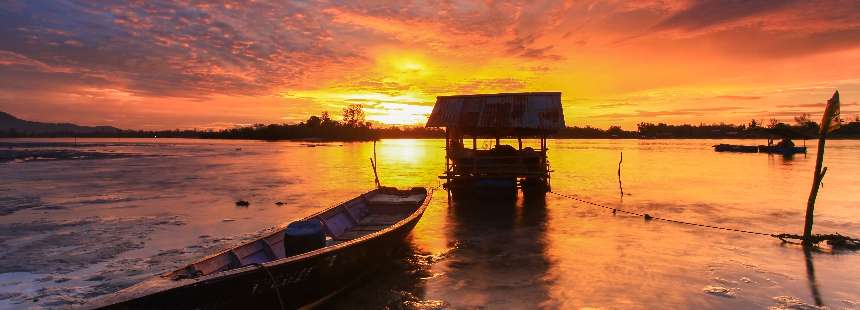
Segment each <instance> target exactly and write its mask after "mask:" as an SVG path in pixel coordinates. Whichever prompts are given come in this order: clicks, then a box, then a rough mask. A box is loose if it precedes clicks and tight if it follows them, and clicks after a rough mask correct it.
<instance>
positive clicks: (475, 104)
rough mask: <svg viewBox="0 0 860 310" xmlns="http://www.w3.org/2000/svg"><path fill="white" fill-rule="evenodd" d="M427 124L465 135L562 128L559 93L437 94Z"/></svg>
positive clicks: (538, 132)
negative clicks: (450, 129) (454, 129)
mask: <svg viewBox="0 0 860 310" xmlns="http://www.w3.org/2000/svg"><path fill="white" fill-rule="evenodd" d="M427 127H447V128H456V129H458V130H460V131H462V132H463V133H465V134H478V135H543V134H549V133H553V132H556V131H557V130H559V129H562V128H564V111H563V110H562V108H561V93H560V92H533V93H502V94H479V95H457V96H439V97H436V105H435V106H433V112H432V113H431V114H430V118H429V119H428V120H427Z"/></svg>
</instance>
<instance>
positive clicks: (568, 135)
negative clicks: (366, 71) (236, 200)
mask: <svg viewBox="0 0 860 310" xmlns="http://www.w3.org/2000/svg"><path fill="white" fill-rule="evenodd" d="M818 128H819V127H818V123H816V122H815V121H813V120H812V119H811V118H810V115H809V114H802V115H800V116H797V117H795V118H794V123H793V124H787V123H783V122H780V121H778V120H776V119H771V120H769V121H768V123H767V124H764V122H763V121H759V120H755V119H753V120H751V121H750V122H749V123H747V124H726V123H719V124H704V123H702V124H699V125H691V124H682V125H671V124H665V123H650V122H642V123H639V124H638V125H637V129H636V130H635V131H631V130H624V129H622V128H621V127H619V126H610V127H609V128H607V129H600V128H596V127H591V126H584V127H579V126H573V127H566V128H564V129H561V130H559V131H558V132H557V133H556V134H554V135H552V137H553V138H557V139H601V138H607V139H672V138H678V139H685V138H702V139H708V138H710V139H717V138H772V137H790V138H794V139H812V138H817V137H818ZM73 136H74V137H126V138H152V137H160V138H202V139H252V140H319V141H372V140H378V139H399V138H412V139H424V138H444V137H445V131H444V130H442V129H439V128H425V127H387V128H376V127H374V126H373V124H372V123H370V122H368V121H367V120H366V117H365V114H364V111H363V108H362V106H361V105H360V104H352V105H350V106H347V107H346V108H344V109H343V111H342V118H341V120H340V121H338V120H334V119H332V117H331V115H330V114H329V113H328V112H327V111H323V112H322V113H321V114H320V115H318V116H317V115H312V116H310V117H309V118H308V119H307V120H306V121H303V122H300V123H298V124H269V125H265V124H254V125H250V126H241V127H235V128H229V129H223V130H179V129H176V130H160V131H143V130H119V131H116V132H106V133H99V132H95V133H92V132H91V133H74V132H52V133H48V134H45V133H41V134H30V133H27V132H20V131H15V130H14V129H9V130H3V129H0V137H73ZM830 137H832V138H853V139H857V138H860V116H857V117H855V119H854V120H852V121H845V120H843V122H842V127H841V128H839V129H838V130H836V131H835V132H833V133H831V134H830Z"/></svg>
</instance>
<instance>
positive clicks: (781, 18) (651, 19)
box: [0, 0, 860, 129]
mask: <svg viewBox="0 0 860 310" xmlns="http://www.w3.org/2000/svg"><path fill="white" fill-rule="evenodd" d="M128 2H129V3H126V1H62V0H57V1H28V0H22V1H16V0H11V1H3V2H2V4H0V111H5V112H9V113H12V114H13V115H16V116H18V117H20V118H24V119H29V120H37V121H47V122H75V123H79V124H86V125H111V126H117V127H122V128H133V129H169V128H223V127H231V126H235V125H238V124H250V123H284V122H286V123H295V122H299V121H303V120H305V119H307V118H308V116H310V115H312V114H319V113H320V112H321V111H324V110H327V111H330V112H331V113H332V114H333V115H339V114H340V110H341V109H342V108H343V107H344V106H345V105H348V104H351V103H360V104H363V105H364V106H365V109H366V112H367V114H368V118H369V119H370V120H373V121H377V122H381V123H384V124H421V123H423V122H424V121H426V114H429V112H430V110H431V109H432V105H433V103H434V101H435V97H436V96H438V95H451V94H472V93H494V92H520V91H561V92H562V101H563V105H564V108H565V110H564V113H565V118H566V121H567V124H568V125H577V126H584V125H591V126H597V127H604V128H605V127H607V126H609V125H614V124H618V125H621V126H622V127H624V128H625V129H635V124H637V123H639V122H643V121H646V122H667V123H695V124H698V123H701V122H705V123H711V122H731V123H741V122H743V123H746V122H748V121H749V120H750V119H751V118H756V119H764V120H767V119H770V118H777V119H781V120H785V121H788V120H791V119H792V117H793V116H795V115H798V114H801V113H804V112H809V113H812V114H813V115H814V116H818V115H820V113H821V112H822V111H823V104H824V102H825V101H826V100H827V99H828V98H830V96H831V94H832V93H833V90H835V89H837V88H838V89H839V90H840V93H841V94H842V101H843V102H842V115H843V117H846V118H851V119H853V118H854V117H855V115H857V114H858V111H860V106H858V103H857V101H860V100H858V95H860V1H828V2H813V1H671V0H670V1H656V2H647V1H566V2H565V1H522V2H515V1H442V2H418V1H402V2H396V3H395V2H391V3H386V2H383V1H363V0H357V1H323V2H298V1H296V2H291V1H272V2H271V3H269V2H263V1H249V2H216V1H200V2H196V1H187V2H186V1H177V2H168V1H155V0H153V1H128Z"/></svg>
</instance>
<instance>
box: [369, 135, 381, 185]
mask: <svg viewBox="0 0 860 310" xmlns="http://www.w3.org/2000/svg"><path fill="white" fill-rule="evenodd" d="M376 164H377V160H376V141H373V157H371V158H370V167H372V168H373V183H376V188H379V187H380V185H379V174H377V173H376Z"/></svg>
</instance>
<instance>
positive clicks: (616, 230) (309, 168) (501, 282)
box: [0, 139, 860, 309]
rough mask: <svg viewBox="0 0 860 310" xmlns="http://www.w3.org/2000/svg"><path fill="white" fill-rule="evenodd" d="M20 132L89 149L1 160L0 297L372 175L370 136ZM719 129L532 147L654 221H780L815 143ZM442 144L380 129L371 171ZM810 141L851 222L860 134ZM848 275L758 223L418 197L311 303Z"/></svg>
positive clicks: (48, 293) (140, 257)
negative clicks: (363, 257)
mask: <svg viewBox="0 0 860 310" xmlns="http://www.w3.org/2000/svg"><path fill="white" fill-rule="evenodd" d="M28 141H39V142H42V143H41V144H9V143H10V142H11V143H20V142H23V140H2V141H0V152H22V151H31V152H32V151H44V150H48V149H63V150H67V151H68V152H65V153H62V154H61V156H60V157H63V156H66V157H75V156H84V157H89V158H91V159H87V160H80V159H69V160H57V159H54V160H51V159H42V160H25V161H22V160H18V161H13V162H7V163H2V164H0V180H3V181H2V182H0V242H2V244H3V246H2V247H0V308H26V307H55V306H64V305H69V304H75V303H80V302H82V301H83V300H86V299H87V298H91V297H93V296H97V295H100V294H105V293H109V292H112V291H115V290H118V289H121V288H123V287H126V286H128V285H131V284H133V283H136V282H138V281H140V280H142V279H144V278H146V277H148V276H151V275H154V274H157V273H159V272H162V271H165V270H167V269H171V268H175V267H177V266H180V265H182V264H184V263H187V262H189V261H191V260H193V259H195V258H197V257H201V256H203V255H206V254H208V253H211V252H213V251H216V250H218V249H220V248H224V247H227V246H229V245H231V244H235V243H237V242H241V241H242V240H248V239H249V238H253V237H254V236H256V235H259V234H261V233H263V232H264V231H265V229H267V228H269V227H273V226H276V225H281V224H284V223H287V222H289V221H291V220H293V219H297V218H301V217H303V216H305V215H308V214H310V213H313V212H315V211H317V210H319V209H321V208H324V207H327V206H331V205H334V204H336V203H338V202H340V201H342V200H346V199H348V198H350V197H353V196H355V195H357V194H359V193H361V192H364V191H366V190H369V189H370V188H371V187H372V186H373V174H372V172H371V170H370V164H369V160H368V158H369V157H371V156H372V153H373V145H372V144H371V143H324V144H322V145H316V146H314V147H309V146H308V145H307V144H305V143H299V142H256V141H210V140H165V139H159V140H151V139H138V140H128V139H122V140H117V139H94V140H80V139H79V140H78V141H77V144H70V143H59V142H72V141H71V140H28ZM45 142H47V143H45ZM719 142H720V141H717V140H642V141H638V140H562V141H551V142H550V144H549V147H550V155H549V156H550V162H551V166H552V169H553V170H554V172H553V175H552V187H553V190H554V191H555V192H559V193H564V194H570V195H576V196H578V197H581V198H583V199H587V200H590V201H594V202H597V203H601V204H605V205H609V206H615V207H620V208H623V209H627V210H631V211H637V212H643V213H649V214H651V215H655V216H661V217H669V218H676V219H683V220H687V221H693V222H701V223H710V224H715V225H721V226H728V227H735V228H742V229H748V230H754V231H761V232H767V233H778V232H792V233H799V232H800V231H801V229H802V225H803V213H804V208H805V202H806V199H807V195H808V191H809V186H810V183H811V177H812V169H813V166H814V161H815V154H814V148H812V147H813V146H814V143H809V146H810V149H811V150H813V152H811V153H810V154H809V155H806V156H804V155H800V156H795V157H793V158H790V159H786V158H783V157H781V156H769V155H764V154H731V153H715V152H713V151H712V150H711V148H710V146H711V145H713V144H716V143H719ZM723 142H725V141H723ZM757 142H760V141H740V142H737V143H747V144H755V143H757ZM487 143H489V142H488V141H484V142H483V144H487ZM443 147H444V143H443V141H439V140H386V141H382V142H379V143H378V144H377V146H376V148H377V153H378V157H379V162H380V170H379V174H380V178H381V180H382V182H383V184H384V185H389V186H399V187H409V186H417V185H425V186H435V185H437V184H438V181H437V178H436V177H437V176H438V175H439V174H440V173H441V172H442V170H443V169H444V158H443V157H444V148H443ZM621 152H623V156H624V160H623V163H622V178H621V181H622V186H623V191H624V195H623V196H622V195H621V194H620V191H619V183H618V178H617V175H616V173H617V169H618V160H619V155H620V153H621ZM827 152H828V153H827V158H826V163H825V165H826V166H827V167H829V170H828V173H827V176H826V177H825V180H824V187H823V188H822V190H821V193H820V195H819V199H818V204H817V208H816V226H815V229H816V231H817V232H821V233H830V232H839V233H843V234H848V235H853V236H860V182H857V181H856V178H857V176H858V175H860V141H832V142H829V143H828V149H827ZM239 199H244V200H247V201H249V202H250V203H251V204H250V206H249V207H246V208H240V207H236V206H235V201H236V200H239ZM278 201H280V202H284V204H283V206H277V205H275V202H278ZM858 278H860V253H823V252H816V253H809V254H808V255H805V253H804V252H803V251H802V250H801V248H799V247H797V246H792V245H783V244H781V243H780V242H779V241H778V240H776V239H773V238H769V237H761V236H754V235H746V234H739V233H731V232H723V231H713V230H704V229H701V228H697V227H690V226H682V225H677V224H670V223H665V222H655V221H650V222H646V221H644V220H643V219H642V218H638V217H631V216H624V215H612V214H611V213H609V212H606V211H605V210H604V209H601V208H596V207H592V206H588V205H584V204H582V203H579V202H576V201H573V200H569V199H566V198H563V197H559V196H556V195H552V194H548V195H547V196H546V199H545V200H537V201H523V200H522V199H519V200H518V201H517V202H515V203H513V202H512V203H502V202H493V203H487V202H483V203H482V202H449V200H448V197H447V194H446V193H445V192H444V191H437V192H436V193H435V195H434V197H433V201H432V204H431V206H430V208H429V209H428V211H427V213H425V215H424V217H423V219H422V220H421V222H420V223H419V224H418V226H417V227H416V228H415V230H414V232H413V234H412V236H411V240H409V247H408V248H407V249H406V250H405V251H404V252H403V253H402V255H401V258H400V259H398V260H395V261H392V262H389V263H386V265H385V266H384V268H383V270H382V271H381V272H379V273H378V274H376V275H374V276H373V277H371V278H369V279H367V280H366V281H365V282H364V283H363V284H362V285H360V286H358V287H355V288H353V289H352V290H350V291H348V292H347V293H345V294H343V295H341V296H339V297H337V298H336V299H335V300H334V301H333V302H332V303H331V304H329V306H331V307H337V308H383V307H388V308H420V309H431V308H458V309H461V308H479V307H485V308H489V309H498V308H535V307H543V308H585V307H595V308H625V309H631V308H633V309H636V308H653V307H666V308H725V309H729V308H731V309H735V308H752V309H760V308H767V307H777V308H791V307H798V306H805V305H814V304H816V303H819V304H823V305H826V306H828V307H831V308H837V309H838V308H849V309H850V308H860V281H858Z"/></svg>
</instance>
